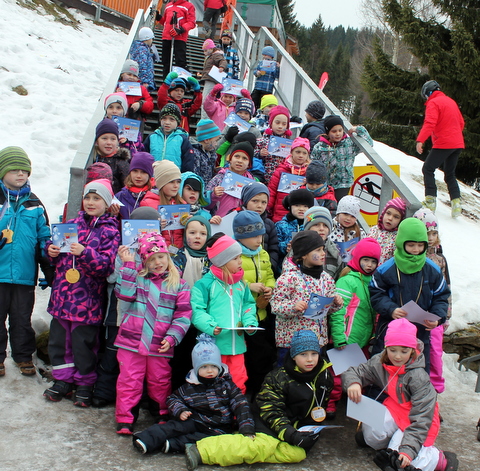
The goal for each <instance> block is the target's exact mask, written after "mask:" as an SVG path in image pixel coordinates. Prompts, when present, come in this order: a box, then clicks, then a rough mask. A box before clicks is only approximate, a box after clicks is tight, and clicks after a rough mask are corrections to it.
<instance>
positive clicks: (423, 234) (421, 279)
mask: <svg viewBox="0 0 480 471" xmlns="http://www.w3.org/2000/svg"><path fill="white" fill-rule="evenodd" d="M395 245H396V247H397V250H395V253H394V256H393V258H391V259H390V260H387V261H386V262H385V263H384V264H383V265H381V266H380V267H378V269H377V271H376V272H375V274H374V275H373V277H372V281H371V282H370V286H369V290H370V296H371V302H372V307H373V309H374V310H375V312H377V313H378V314H379V318H378V322H377V327H376V333H375V343H374V345H373V349H372V354H376V353H379V352H381V351H382V350H383V345H384V343H383V342H384V337H385V330H386V328H387V326H388V324H389V323H390V322H391V321H392V320H393V319H400V318H403V317H405V316H406V315H407V312H406V311H405V310H404V309H403V306H404V305H405V304H406V303H408V302H409V301H415V302H416V303H417V304H418V305H419V306H420V307H421V308H422V309H424V310H425V311H428V312H430V313H432V314H436V315H437V316H439V318H440V319H439V320H438V321H430V320H425V321H424V324H423V325H420V324H417V329H418V331H417V335H418V338H419V339H420V340H421V341H422V342H423V343H424V355H425V369H426V370H427V371H429V366H430V330H432V329H434V328H435V327H437V325H441V324H443V323H444V322H445V320H446V316H447V310H448V298H449V296H450V289H449V288H448V286H447V283H446V282H445V279H444V278H443V275H442V273H441V271H440V269H439V268H438V266H437V265H435V263H433V262H432V261H431V260H429V259H427V254H426V251H427V247H428V236H427V229H426V227H425V225H424V224H423V223H422V222H421V221H419V220H418V219H415V218H407V219H404V220H403V221H402V222H401V223H400V226H398V234H397V238H396V239H395Z"/></svg>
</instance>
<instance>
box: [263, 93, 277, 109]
mask: <svg viewBox="0 0 480 471" xmlns="http://www.w3.org/2000/svg"><path fill="white" fill-rule="evenodd" d="M271 105H273V106H277V105H278V100H277V97H276V96H275V95H263V96H262V99H261V100H260V109H261V110H263V109H264V108H265V107H266V106H271Z"/></svg>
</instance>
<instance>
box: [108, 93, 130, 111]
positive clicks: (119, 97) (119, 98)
mask: <svg viewBox="0 0 480 471" xmlns="http://www.w3.org/2000/svg"><path fill="white" fill-rule="evenodd" d="M112 103H120V106H121V107H122V108H123V115H124V116H125V115H126V114H127V111H128V103H127V95H125V93H123V92H116V93H110V95H108V96H107V98H105V102H104V105H103V107H104V108H105V111H107V108H108V107H109V106H110V105H111V104H112Z"/></svg>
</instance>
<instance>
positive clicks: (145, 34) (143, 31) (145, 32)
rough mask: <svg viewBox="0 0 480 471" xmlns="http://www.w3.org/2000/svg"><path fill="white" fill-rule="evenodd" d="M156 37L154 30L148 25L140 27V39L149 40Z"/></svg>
mask: <svg viewBox="0 0 480 471" xmlns="http://www.w3.org/2000/svg"><path fill="white" fill-rule="evenodd" d="M154 37H155V35H154V34H153V31H152V30H151V29H150V28H148V27H147V26H144V27H143V28H140V31H139V32H138V39H139V41H148V40H149V39H153V38H154Z"/></svg>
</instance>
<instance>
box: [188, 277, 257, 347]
mask: <svg viewBox="0 0 480 471" xmlns="http://www.w3.org/2000/svg"><path fill="white" fill-rule="evenodd" d="M191 303H192V311H193V314H192V323H193V325H194V326H195V327H196V328H197V329H198V330H199V331H200V332H205V333H206V334H209V335H211V336H213V337H215V343H216V345H217V347H218V348H219V349H220V353H221V354H222V355H240V354H242V353H245V351H246V350H247V347H246V345H245V337H244V334H243V331H241V330H238V331H237V330H227V328H232V327H240V326H244V327H248V326H255V327H257V326H258V322H257V316H256V315H255V301H254V300H253V297H252V294H251V293H250V290H249V289H248V288H247V286H246V285H245V283H244V282H243V281H239V282H238V283H235V284H233V285H226V284H225V283H223V282H222V281H220V280H219V279H218V278H217V277H216V276H215V275H214V274H213V273H212V272H211V271H210V272H208V273H207V274H206V275H205V276H204V277H203V278H201V279H200V280H198V281H197V282H196V283H195V285H194V286H193V288H192V292H191ZM215 327H221V328H222V331H221V332H220V334H218V335H214V334H213V331H214V329H215Z"/></svg>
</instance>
